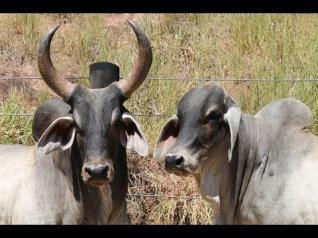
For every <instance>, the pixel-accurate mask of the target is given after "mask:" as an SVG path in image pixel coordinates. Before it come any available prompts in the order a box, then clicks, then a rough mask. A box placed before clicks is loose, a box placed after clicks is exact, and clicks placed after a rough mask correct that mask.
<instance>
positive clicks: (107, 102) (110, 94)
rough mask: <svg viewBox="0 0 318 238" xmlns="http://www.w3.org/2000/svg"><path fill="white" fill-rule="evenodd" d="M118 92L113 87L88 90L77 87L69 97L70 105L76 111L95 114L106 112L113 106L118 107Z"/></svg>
mask: <svg viewBox="0 0 318 238" xmlns="http://www.w3.org/2000/svg"><path fill="white" fill-rule="evenodd" d="M119 97H120V95H118V92H117V91H116V90H115V89H114V88H113V87H106V88H101V89H88V88H83V87H78V88H76V89H75V90H74V93H73V94H72V96H71V99H70V101H71V105H72V106H74V107H75V108H77V109H80V110H84V111H90V110H93V111H95V112H103V113H105V112H107V109H108V108H110V110H111V109H112V108H113V107H114V106H119V100H118V99H119Z"/></svg>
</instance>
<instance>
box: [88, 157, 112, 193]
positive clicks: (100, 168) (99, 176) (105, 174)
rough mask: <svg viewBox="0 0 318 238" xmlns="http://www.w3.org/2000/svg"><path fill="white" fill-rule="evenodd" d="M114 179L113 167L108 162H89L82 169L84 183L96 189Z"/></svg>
mask: <svg viewBox="0 0 318 238" xmlns="http://www.w3.org/2000/svg"><path fill="white" fill-rule="evenodd" d="M113 177H114V169H113V166H112V165H111V164H109V163H107V162H99V163H93V162H88V163H86V164H84V166H83V169H82V178H83V181H84V182H85V183H86V184H89V185H91V186H94V187H100V186H105V185H106V184H107V183H110V182H111V181H112V179H113Z"/></svg>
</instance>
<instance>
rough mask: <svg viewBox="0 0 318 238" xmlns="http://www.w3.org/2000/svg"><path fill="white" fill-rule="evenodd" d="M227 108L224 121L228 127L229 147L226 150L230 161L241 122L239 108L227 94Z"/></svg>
mask: <svg viewBox="0 0 318 238" xmlns="http://www.w3.org/2000/svg"><path fill="white" fill-rule="evenodd" d="M226 104H227V106H229V107H228V110H227V112H226V113H225V114H224V121H225V122H226V123H227V124H228V125H229V128H230V137H231V138H230V149H229V151H228V158H229V161H231V159H232V156H233V149H234V145H235V142H236V138H237V134H238V131H239V128H240V122H241V109H240V108H239V107H238V105H237V104H236V103H235V102H234V100H233V99H232V98H231V97H229V96H228V100H227V103H226Z"/></svg>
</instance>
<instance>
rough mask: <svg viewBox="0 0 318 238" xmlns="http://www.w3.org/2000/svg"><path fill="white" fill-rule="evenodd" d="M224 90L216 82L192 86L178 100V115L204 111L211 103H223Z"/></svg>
mask: <svg viewBox="0 0 318 238" xmlns="http://www.w3.org/2000/svg"><path fill="white" fill-rule="evenodd" d="M224 99H225V92H224V90H223V88H222V87H220V86H219V85H217V84H209V85H205V86H202V87H198V88H194V89H192V90H190V91H189V92H187V93H186V94H185V95H184V96H183V97H182V99H181V100H180V102H179V105H178V112H177V113H178V115H185V114H191V115H193V114H196V115H200V114H202V113H205V112H206V110H207V109H208V108H209V107H210V106H212V105H221V104H224Z"/></svg>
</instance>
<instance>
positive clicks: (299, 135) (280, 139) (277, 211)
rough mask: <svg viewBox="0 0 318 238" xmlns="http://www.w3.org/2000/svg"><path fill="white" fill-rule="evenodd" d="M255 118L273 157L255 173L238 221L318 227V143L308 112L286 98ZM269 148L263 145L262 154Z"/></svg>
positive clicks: (300, 105)
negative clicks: (258, 121) (308, 224)
mask: <svg viewBox="0 0 318 238" xmlns="http://www.w3.org/2000/svg"><path fill="white" fill-rule="evenodd" d="M256 118H258V119H259V120H260V124H259V125H260V127H259V128H257V130H258V131H259V134H260V135H262V137H265V138H266V141H267V142H266V146H267V151H268V153H267V154H266V156H264V158H262V159H261V160H262V163H261V164H260V165H259V166H257V167H256V168H255V170H254V171H253V174H252V176H251V180H250V183H249V186H248V188H247V190H246V193H245V196H244V201H243V203H242V206H241V214H240V218H239V219H238V222H239V223H265V224H271V223H275V224H293V223H296V224H303V223H318V193H317V191H318V173H317V171H318V138H317V137H316V136H315V135H313V134H312V133H311V132H310V127H311V125H312V114H311V112H310V110H309V108H308V107H307V106H305V105H304V104H303V103H302V102H300V101H298V100H295V99H282V100H278V101H274V102H273V103H271V104H269V105H267V106H266V107H264V108H263V109H262V110H261V111H260V112H259V113H258V114H256ZM264 144H265V143H258V145H257V148H258V150H261V149H260V148H262V146H264ZM262 149H263V148H262Z"/></svg>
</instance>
